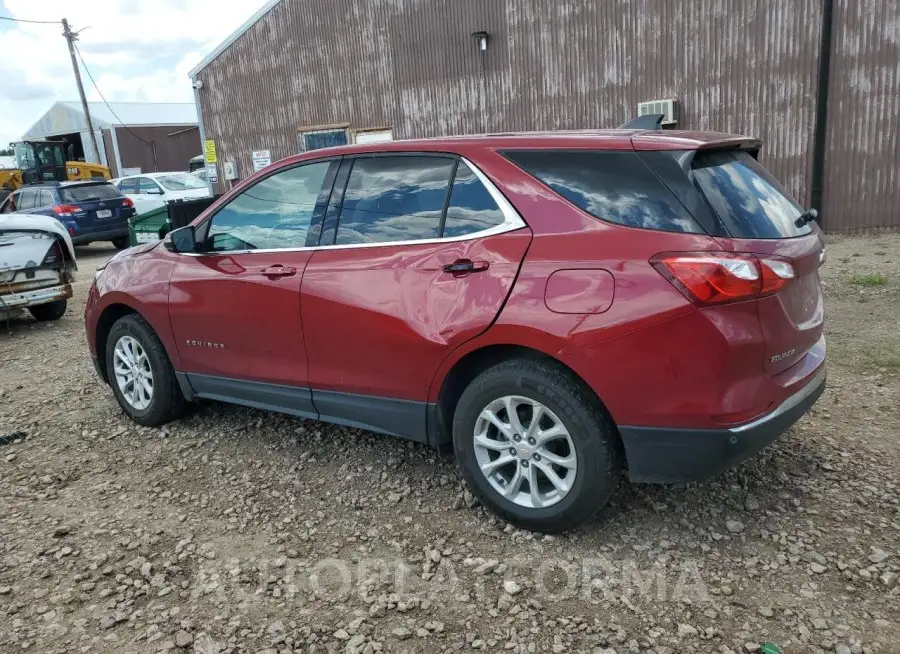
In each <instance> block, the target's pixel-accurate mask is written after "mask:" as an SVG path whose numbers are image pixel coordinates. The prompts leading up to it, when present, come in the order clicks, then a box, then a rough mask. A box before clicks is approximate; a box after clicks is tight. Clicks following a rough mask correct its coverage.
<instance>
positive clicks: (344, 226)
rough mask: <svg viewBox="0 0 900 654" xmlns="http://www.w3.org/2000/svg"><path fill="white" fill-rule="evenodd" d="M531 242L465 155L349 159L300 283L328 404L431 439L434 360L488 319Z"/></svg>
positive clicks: (353, 417)
mask: <svg viewBox="0 0 900 654" xmlns="http://www.w3.org/2000/svg"><path fill="white" fill-rule="evenodd" d="M530 242H531V231H530V230H529V229H528V228H527V226H525V223H524V222H523V221H522V219H521V218H520V217H519V216H518V214H517V213H516V212H515V210H514V209H513V208H512V206H511V205H510V204H509V203H508V202H507V201H506V199H505V198H503V196H502V195H501V194H500V193H499V191H497V189H496V188H495V187H494V186H493V185H492V184H491V183H490V182H489V181H488V180H487V178H485V177H484V176H483V175H482V174H481V173H480V172H479V171H477V169H475V167H474V166H472V165H471V164H469V163H467V162H466V161H464V160H462V159H460V158H458V157H455V156H448V155H435V154H417V153H409V154H407V153H392V154H388V155H379V156H359V157H355V158H345V160H344V162H343V164H342V166H341V169H340V171H339V172H338V175H337V180H336V182H335V186H334V191H333V193H332V197H331V202H330V204H329V207H328V211H327V214H326V217H325V221H324V225H323V230H322V240H321V242H320V247H319V249H317V250H316V252H315V253H314V254H313V255H312V258H311V259H310V262H309V264H308V265H307V267H306V273H305V275H304V278H303V287H302V294H301V298H302V299H301V313H302V319H303V329H304V335H305V338H306V346H307V352H308V356H309V375H310V376H309V381H310V386H311V387H312V390H313V402H314V404H315V407H316V409H317V411H318V412H319V413H320V415H321V416H322V417H323V418H325V419H328V420H333V421H336V422H340V423H344V424H350V425H359V426H364V427H366V428H369V429H374V430H376V431H382V432H386V433H391V434H395V435H400V436H405V437H409V438H413V439H418V440H421V439H423V438H424V434H425V407H426V400H427V395H428V388H429V385H430V383H431V381H432V379H433V377H434V374H435V371H436V370H437V368H438V366H439V365H440V363H441V361H443V360H444V358H445V357H446V356H447V355H448V354H449V353H450V352H451V351H452V350H453V349H455V348H456V347H459V346H460V345H461V344H463V343H465V342H466V341H467V340H469V339H471V338H474V337H475V336H477V335H478V334H480V333H482V332H484V331H485V330H486V329H487V328H488V327H489V326H490V325H491V323H492V322H493V320H494V318H495V317H496V315H497V314H498V312H499V311H500V309H501V308H502V306H503V303H504V302H505V300H506V297H507V296H508V294H509V292H510V290H511V289H512V285H513V282H514V280H515V277H516V274H517V272H518V269H519V265H520V263H521V261H522V259H523V257H524V256H525V252H526V250H527V248H528V245H529V244H530Z"/></svg>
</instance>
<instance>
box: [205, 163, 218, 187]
mask: <svg viewBox="0 0 900 654" xmlns="http://www.w3.org/2000/svg"><path fill="white" fill-rule="evenodd" d="M206 179H207V181H208V182H209V183H210V184H215V183H216V182H218V181H219V169H218V168H217V167H216V164H207V166H206Z"/></svg>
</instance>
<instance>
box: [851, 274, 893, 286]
mask: <svg viewBox="0 0 900 654" xmlns="http://www.w3.org/2000/svg"><path fill="white" fill-rule="evenodd" d="M850 283H851V284H855V285H856V286H884V285H885V284H887V283H888V278H887V277H885V276H884V275H881V274H874V275H855V276H854V277H853V279H851V280H850Z"/></svg>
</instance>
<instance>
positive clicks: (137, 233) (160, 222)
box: [128, 207, 171, 246]
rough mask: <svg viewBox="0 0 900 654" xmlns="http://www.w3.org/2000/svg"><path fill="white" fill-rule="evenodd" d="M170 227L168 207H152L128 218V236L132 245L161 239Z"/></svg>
mask: <svg viewBox="0 0 900 654" xmlns="http://www.w3.org/2000/svg"><path fill="white" fill-rule="evenodd" d="M170 229H171V228H170V224H169V211H168V209H167V208H166V207H160V208H158V209H151V210H150V211H146V212H144V213H142V214H140V215H138V216H132V217H131V218H129V219H128V236H129V240H130V241H131V245H132V246H134V245H140V244H141V243H153V242H155V241H159V240H161V239H162V237H163V236H165V235H166V233H167V232H168V231H169V230H170Z"/></svg>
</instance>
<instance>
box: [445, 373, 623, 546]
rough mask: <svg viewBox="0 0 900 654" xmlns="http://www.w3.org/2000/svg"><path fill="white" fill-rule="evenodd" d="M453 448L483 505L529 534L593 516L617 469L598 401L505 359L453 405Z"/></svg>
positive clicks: (613, 440) (563, 380)
mask: <svg viewBox="0 0 900 654" xmlns="http://www.w3.org/2000/svg"><path fill="white" fill-rule="evenodd" d="M453 446H454V450H455V452H456V457H457V461H458V463H459V467H460V470H461V471H462V474H463V476H464V477H465V479H466V481H467V482H468V484H469V486H470V487H471V488H472V490H473V492H474V493H475V494H476V496H478V498H479V499H480V500H481V502H482V503H483V504H485V505H486V506H488V507H489V508H491V509H492V510H493V511H494V512H495V513H497V514H498V515H499V516H501V517H502V518H504V519H505V520H508V521H509V522H512V523H514V524H517V525H519V526H521V527H524V528H527V529H531V530H534V531H542V532H560V531H565V530H567V529H571V528H573V527H576V526H577V525H579V524H581V523H582V522H584V521H585V520H587V519H588V518H590V517H591V516H592V515H594V514H595V513H596V512H597V511H599V510H600V508H602V507H603V506H604V505H605V504H606V503H607V502H608V501H609V498H610V497H611V496H612V494H613V491H614V490H615V488H616V485H617V483H618V481H619V478H620V476H621V470H622V463H621V455H620V448H619V445H618V440H617V436H616V434H615V432H614V429H613V427H612V426H611V425H610V424H609V421H608V420H607V419H606V417H605V415H604V414H603V411H602V409H601V408H600V406H599V402H598V400H597V399H596V397H594V396H593V395H592V394H591V393H590V392H589V391H588V390H587V389H585V388H584V387H583V386H582V385H581V384H580V383H579V382H578V381H577V380H576V379H575V378H573V376H572V375H571V374H570V373H568V372H567V371H565V370H562V369H560V368H557V367H555V366H553V365H552V364H547V363H543V362H539V361H531V360H513V361H506V362H504V363H501V364H498V365H496V366H493V367H492V368H489V369H488V370H486V371H484V372H483V373H481V374H480V375H479V376H478V377H476V378H475V379H474V380H473V381H472V383H471V384H469V386H468V387H467V388H466V390H465V391H464V392H463V394H462V397H460V400H459V403H458V404H457V407H456V412H455V414H454V420H453Z"/></svg>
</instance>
